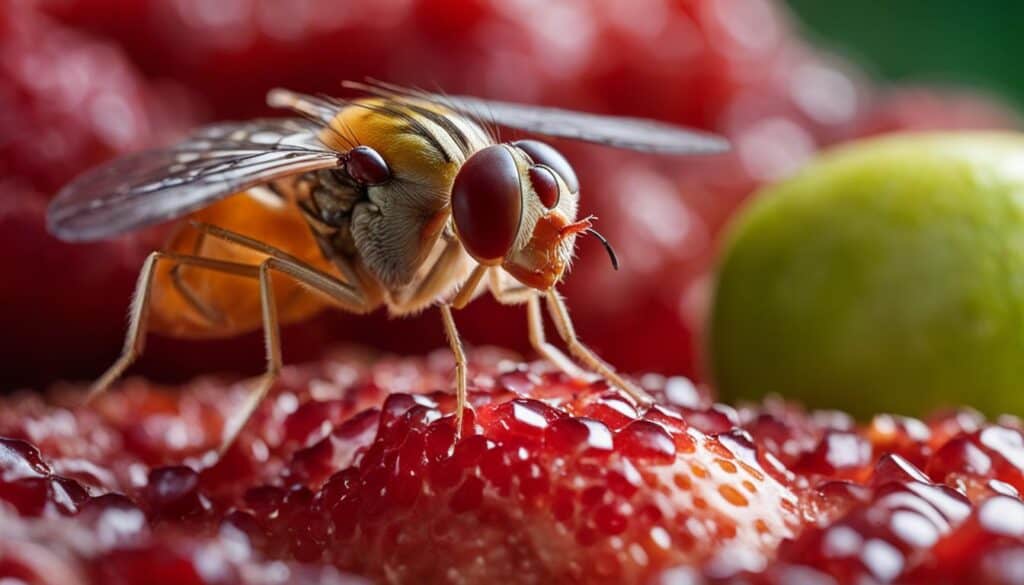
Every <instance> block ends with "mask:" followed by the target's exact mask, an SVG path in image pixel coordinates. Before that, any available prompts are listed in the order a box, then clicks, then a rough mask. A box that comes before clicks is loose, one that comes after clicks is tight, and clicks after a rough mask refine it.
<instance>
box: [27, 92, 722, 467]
mask: <svg viewBox="0 0 1024 585" xmlns="http://www.w3.org/2000/svg"><path fill="white" fill-rule="evenodd" d="M345 85H346V86H347V87H349V88H352V89H355V90H358V91H361V92H363V94H364V95H363V96H362V97H359V98H356V99H350V100H343V99H336V98H329V97H323V96H311V95H303V94H298V93H294V92H291V91H287V90H281V89H278V90H273V91H271V92H270V93H269V95H268V98H267V99H268V103H269V105H271V106H273V107H280V108H285V109H288V110H291V111H292V112H293V113H294V114H295V116H294V117H291V118H274V119H257V120H252V121H248V122H238V123H221V124H216V125H212V126H208V127H205V128H202V129H199V130H198V131H197V132H195V133H194V134H193V135H191V136H190V137H188V138H186V139H185V140H184V141H182V142H180V143H178V144H176V145H173V146H170V147H168V148H160V149H155V150H149V151H144V152H141V153H138V154H134V155H129V156H126V157H123V158H120V159H116V160H114V161H112V162H110V163H107V164H106V165H103V166H100V167H98V168H96V169H93V170H91V171H89V172H86V173H85V174H84V175H82V176H80V177H78V178H77V179H75V180H74V181H73V182H72V183H71V184H69V185H68V186H66V187H65V188H64V189H63V190H62V191H61V192H60V193H59V194H58V195H57V197H56V198H55V199H54V201H53V203H52V204H51V206H50V208H49V210H48V218H47V219H48V226H49V229H50V231H51V232H52V233H53V234H55V235H56V236H57V237H59V238H61V239H63V240H67V241H87V240H96V239H102V238H109V237H112V236H116V235H119V234H122V233H124V232H127V231H130V230H133V229H136V228H140V227H143V226H147V225H151V224H155V223H159V222H164V221H168V220H172V219H178V218H184V217H187V219H188V221H183V222H180V223H179V224H178V226H177V229H176V230H175V231H174V232H173V235H172V236H171V238H170V241H169V242H168V244H167V246H166V247H165V249H164V250H162V251H157V252H153V253H151V254H150V255H149V256H148V257H147V258H146V260H145V262H144V264H143V266H142V269H141V270H140V272H139V277H138V282H137V285H136V289H135V295H134V297H133V300H132V305H131V311H130V315H129V325H128V332H127V335H126V338H125V343H124V349H123V351H122V354H121V356H120V358H119V359H118V360H117V361H116V362H115V363H114V364H113V365H112V366H111V367H110V368H109V369H108V370H107V371H106V372H105V373H104V374H103V375H102V376H101V377H100V378H99V379H98V380H97V381H96V382H95V384H94V385H93V386H92V389H91V392H90V394H89V397H90V398H93V397H95V396H96V395H98V394H100V393H101V392H103V391H104V390H105V389H107V388H108V387H109V386H110V384H111V383H112V382H113V381H114V380H115V379H117V378H118V377H119V376H120V375H121V374H122V372H123V371H124V370H125V369H126V368H127V367H128V366H129V365H131V363H132V362H133V361H134V360H135V359H136V358H137V357H138V356H139V355H140V354H141V353H142V350H143V345H144V342H145V336H146V333H147V331H156V332H159V333H163V334H168V335H172V336H178V337H215V336H229V335H234V334H238V333H241V332H245V331H250V330H255V329H258V328H260V327H262V329H263V334H264V341H265V345H266V361H267V367H266V372H265V373H264V374H263V376H262V377H261V378H260V379H259V380H258V382H257V383H256V385H255V387H254V388H253V390H252V391H251V394H250V395H249V397H248V399H247V401H246V403H245V405H244V407H243V410H242V411H241V412H240V413H239V414H238V416H236V417H234V420H232V421H229V424H228V425H227V426H226V429H225V433H224V437H223V442H222V444H221V452H223V450H224V449H225V448H227V447H228V446H230V444H231V443H232V441H233V440H234V439H235V437H236V436H237V435H238V433H239V432H240V430H241V429H242V427H243V426H244V425H245V423H246V421H248V420H249V418H250V416H251V415H252V413H253V411H254V410H255V409H256V407H257V406H258V405H259V403H260V402H261V401H262V399H263V398H264V396H265V395H266V394H267V392H268V390H269V389H270V387H271V385H272V384H273V382H274V379H275V378H276V376H277V375H278V372H279V371H280V370H281V367H282V361H281V349H280V342H279V325H280V324H281V323H289V322H294V321H298V320H301V319H304V318H307V317H309V316H311V315H313V314H314V313H316V312H318V311H320V310H321V309H324V308H326V307H328V306H335V307H338V308H340V309H342V310H344V311H350V312H353V313H360V314H361V313H368V312H370V311H373V310H375V309H377V308H378V307H381V306H385V307H386V308H387V309H388V311H389V312H390V313H391V314H393V315H408V314H411V313H415V312H418V311H421V310H423V309H426V308H428V307H431V306H435V305H436V306H437V307H439V309H440V313H441V316H442V319H443V322H444V328H445V332H446V335H447V339H448V343H449V346H450V347H451V351H452V352H453V354H454V357H455V391H456V395H457V408H456V417H457V424H456V428H461V425H460V424H458V423H459V422H461V417H462V412H463V410H464V408H465V404H466V356H465V354H464V352H463V348H462V343H461V341H460V339H459V334H458V331H457V329H456V324H455V320H454V318H453V316H452V310H453V309H460V308H462V307H464V306H465V305H466V304H467V303H468V302H470V301H471V300H472V299H473V298H475V297H476V296H477V295H479V294H481V293H482V291H484V290H489V291H490V293H491V294H492V295H493V296H494V297H495V298H496V299H497V300H498V301H499V302H501V303H504V304H525V305H526V317H527V322H528V327H529V337H530V342H531V344H532V346H533V347H534V348H535V349H536V351H537V352H538V354H539V355H540V356H541V357H542V358H544V359H547V360H549V361H550V362H551V363H553V364H554V365H555V366H556V367H558V368H560V369H561V370H563V371H565V372H566V373H568V374H570V375H572V376H580V375H584V373H585V371H586V370H589V371H591V372H593V373H595V374H598V375H600V376H603V377H604V378H605V379H606V380H607V381H608V382H609V383H610V384H612V385H614V386H616V387H618V388H620V389H621V390H623V391H624V392H626V393H627V394H629V395H630V396H632V398H633V399H634V400H636V401H637V402H639V403H641V404H650V403H651V401H652V400H651V397H650V396H649V395H648V394H647V393H646V392H644V391H643V389H641V388H639V387H638V386H636V385H635V384H633V383H631V382H630V381H628V380H627V379H625V378H623V377H622V376H620V375H619V374H618V373H617V372H616V371H615V370H614V369H613V368H612V367H611V366H610V365H608V364H607V363H606V362H604V361H603V360H602V359H601V358H599V357H598V356H597V355H596V354H595V353H594V352H593V351H591V350H590V349H589V348H587V347H586V346H585V345H583V343H581V342H580V340H579V339H578V338H577V335H576V332H575V329H574V327H573V324H572V321H571V320H570V318H569V313H568V310H567V309H566V306H565V303H564V301H563V299H562V298H561V296H559V294H558V292H557V290H556V285H557V284H558V283H559V281H560V280H561V279H562V277H563V276H564V274H565V272H566V269H567V268H568V266H569V262H570V259H571V256H572V253H573V247H574V244H575V240H576V237H577V236H579V235H581V234H589V235H592V236H594V237H597V238H598V239H599V240H600V241H601V242H602V244H604V245H605V247H606V249H607V250H608V253H609V255H610V256H611V259H612V263H613V265H615V264H616V260H615V256H614V252H613V251H612V248H611V246H610V245H609V244H608V242H607V241H606V240H605V239H604V238H603V237H601V235H600V234H599V233H598V232H597V231H596V230H595V229H594V228H593V226H592V221H591V218H578V217H577V206H578V203H579V196H580V184H579V180H578V179H577V177H576V174H575V172H574V171H573V169H572V166H571V165H570V164H569V163H568V161H566V159H565V158H564V157H563V156H562V155H561V154H560V153H559V152H558V151H556V150H555V149H554V148H552V147H551V146H549V145H547V144H545V143H543V142H539V141H536V140H518V141H514V142H498V140H497V139H496V137H495V135H494V133H493V132H492V130H493V128H494V127H496V126H504V127H509V128H513V129H518V130H524V131H527V132H530V133H534V134H540V135H544V136H549V137H555V138H569V139H576V140H581V141H586V142H593V143H599V144H603V145H607V146H612V147H617V148H624V149H630V150H637V151H645V152H652V153H662V154H680V155H683V154H710V153H717V152H721V151H723V150H725V149H726V148H727V145H726V143H725V142H724V141H723V140H721V139H719V138H717V137H715V136H711V135H707V134H702V133H698V132H694V131H690V130H686V129H683V128H678V127H675V126H671V125H668V124H663V123H659V122H654V121H649V120H642V119H636V118H622V117H609V116H598V115H594V114H586V113H581V112H572V111H567V110H560V109H554V108H544V107H536V106H528V105H521V104H514V103H508V102H498V101H488V100H482V99H478V98H473V97H463V96H448V95H440V94H432V93H427V92H423V91H420V90H413V89H407V88H403V87H399V86H396V85H391V84H386V83H381V82H369V83H365V84H364V83H346V84H345ZM272 275H278V276H279V278H273V277H272ZM307 291H312V292H313V293H314V294H306V293H307ZM542 302H543V303H544V304H546V306H547V309H548V312H549V314H550V315H551V317H552V321H553V322H554V324H555V326H556V329H557V331H558V334H559V336H560V337H561V338H562V340H563V341H564V343H565V344H566V347H567V348H568V350H569V353H570V354H571V355H572V356H573V357H574V358H575V361H573V360H572V359H570V358H569V357H568V356H566V355H565V354H563V353H562V352H561V351H560V350H558V349H557V348H556V347H554V346H553V345H551V344H550V343H548V341H547V340H546V338H545V333H544V325H543V317H542ZM580 366H583V367H582V368H581V367H580Z"/></svg>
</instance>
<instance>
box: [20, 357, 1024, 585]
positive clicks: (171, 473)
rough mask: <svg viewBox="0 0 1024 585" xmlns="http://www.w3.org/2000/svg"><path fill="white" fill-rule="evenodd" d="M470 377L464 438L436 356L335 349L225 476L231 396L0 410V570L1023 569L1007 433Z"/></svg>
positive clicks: (443, 361) (633, 574)
mask: <svg viewBox="0 0 1024 585" xmlns="http://www.w3.org/2000/svg"><path fill="white" fill-rule="evenodd" d="M470 361H471V372H470V374H471V375H470V380H471V388H470V402H471V405H472V407H471V409H470V410H469V411H467V413H466V417H465V419H464V422H463V426H462V428H461V429H459V431H458V432H457V431H456V429H455V426H454V416H453V414H452V409H453V407H454V397H453V395H452V393H451V391H450V386H451V384H452V382H451V371H452V367H453V362H452V360H451V358H450V357H449V356H448V355H447V354H446V353H441V352H439V353H436V354H432V355H430V356H428V357H425V358H395V357H388V356H374V355H370V354H367V353H365V352H363V351H359V350H339V351H334V352H332V353H331V355H330V356H329V357H328V358H326V359H324V360H323V361H319V362H314V363H309V364H306V365H303V366H295V367H289V368H286V369H285V371H284V372H283V374H282V377H281V379H280V381H279V382H278V384H276V386H275V388H274V390H273V392H272V394H271V396H270V397H269V398H268V399H267V400H266V401H265V402H264V403H263V405H262V406H261V408H260V409H259V410H258V412H257V413H256V415H255V416H254V418H253V420H252V421H251V422H250V424H249V425H248V426H247V427H246V429H245V430H244V432H243V433H242V435H241V436H240V438H239V440H238V441H237V442H236V443H235V445H234V446H233V447H232V448H231V449H230V450H228V451H227V453H225V454H224V456H223V457H222V458H220V459H219V460H218V459H217V458H216V457H215V456H213V455H212V454H211V452H210V450H211V449H212V448H213V447H214V446H216V445H217V444H218V440H219V437H220V433H221V432H222V428H223V425H224V421H225V419H226V417H229V416H231V414H232V413H234V412H236V411H237V408H238V406H239V405H240V403H241V402H242V400H243V399H244V397H245V394H246V392H247V390H248V388H249V386H248V383H249V382H247V381H246V380H237V379H231V378H212V377H211V378H201V379H197V380H194V381H192V382H190V383H188V384H186V385H184V386H182V387H181V388H171V387H159V386H155V385H153V384H151V383H149V382H146V381H144V380H141V379H131V380H128V381H126V382H125V383H123V384H121V385H120V386H119V387H118V388H116V389H115V390H113V391H112V392H111V393H109V394H107V395H105V396H103V397H102V398H101V399H100V400H98V401H97V402H96V403H94V404H93V405H91V406H89V407H82V406H78V405H77V404H76V403H77V402H78V401H79V400H80V399H81V396H82V389H81V388H78V387H76V386H71V385H66V384H60V385H57V386H54V387H52V388H51V389H50V391H49V392H48V393H47V395H46V397H45V398H44V397H43V396H41V395H38V394H20V395H15V396H12V397H9V398H6V399H4V400H3V403H2V404H0V406H2V408H0V436H2V437H3V438H2V439H0V513H2V514H3V515H4V516H5V522H4V523H3V527H4V528H3V530H0V550H3V551H5V555H4V556H3V557H0V558H3V559H4V560H3V561H2V562H0V574H3V575H5V576H6V575H12V576H13V575H19V576H20V575H28V577H23V578H24V579H26V580H28V582H39V583H50V582H60V580H59V579H57V577H54V575H59V574H61V573H59V571H65V572H68V574H74V575H76V578H77V579H79V581H78V582H82V583H90V582H93V583H105V582H108V581H107V580H106V579H107V578H109V576H110V575H113V574H115V573H116V574H119V575H122V576H123V577H122V581H120V582H124V583H136V582H153V581H147V579H168V580H172V579H186V581H184V582H195V583H220V582H276V581H259V580H258V579H259V578H261V577H259V575H261V574H262V573H261V571H269V570H270V567H278V566H279V565H274V564H273V563H274V562H276V561H281V562H284V563H288V564H287V565H280V566H285V567H287V569H274V570H275V571H277V570H287V571H291V572H292V573H290V574H293V575H296V577H295V580H296V581H298V582H303V581H304V582H314V581H316V580H318V579H328V578H329V579H335V580H338V582H350V581H346V579H350V578H351V579H354V578H356V577H346V576H345V575H351V576H362V577H365V578H368V579H371V580H372V581H376V582H391V583H421V582H450V583H477V582H512V583H540V582H545V583H578V582H609V583H612V582H614V583H646V582H664V583H674V582H678V581H676V580H677V579H681V578H688V579H693V580H694V582H698V583H700V582H708V583H719V582H736V581H737V580H741V581H743V582H754V583H786V582H793V580H794V579H797V580H799V579H804V578H807V579H811V578H812V577H813V578H815V579H821V580H822V581H821V582H838V583H863V582H880V583H886V582H910V583H930V582H946V583H974V582H980V581H979V580H984V579H987V581H984V582H992V583H1001V582H1011V580H1010V578H1011V577H1012V574H1013V570H1014V569H1013V567H1015V566H1016V564H1015V563H1016V562H1017V560H1016V559H1018V558H1019V554H1020V552H1019V551H1020V550H1024V532H1022V531H1021V529H1020V526H1021V524H1020V523H1019V522H1018V519H1019V518H1024V504H1022V503H1021V500H1020V498H1019V490H1020V489H1021V488H1022V487H1024V434H1022V432H1021V430H1020V429H1021V425H1020V423H1019V421H1017V420H1016V419H1011V418H1003V419H1000V421H998V422H996V423H994V422H989V421H986V420H984V419H983V418H982V417H981V416H980V415H978V414H976V413H974V412H971V411H966V410H964V411H954V412H948V413H939V414H937V415H936V416H934V417H932V418H930V419H927V420H918V419H912V418H907V417H900V416H890V415H879V416H877V417H875V419H873V420H872V421H870V422H869V423H867V424H856V423H854V422H853V421H852V420H851V419H850V418H849V417H847V416H845V415H843V414H841V413H837V412H825V411H822V412H805V411H803V410H801V409H800V408H798V407H796V406H794V405H791V404H786V403H782V402H778V401H773V400H770V401H767V402H764V403H761V404H757V405H752V404H749V405H743V406H741V407H740V408H739V409H735V408H732V407H729V406H727V405H723V404H718V403H714V402H712V401H711V399H710V397H709V395H708V393H707V391H706V389H704V388H703V387H700V386H694V385H693V384H692V383H690V382H689V381H688V380H687V379H686V378H682V377H670V378H665V377H662V376H656V375H647V376H644V377H642V378H641V379H639V380H638V381H639V382H640V383H642V384H643V385H644V386H645V387H646V388H647V389H648V390H649V391H650V392H651V393H652V394H653V395H654V396H655V397H656V398H657V404H656V405H655V406H653V407H651V408H649V409H647V410H644V409H642V408H638V407H637V406H636V405H634V404H633V403H632V402H631V401H630V400H629V399H628V398H627V397H625V396H624V395H622V394H619V393H618V392H616V391H614V390H611V389H609V388H608V387H607V386H606V385H605V383H604V382H601V381H588V380H582V379H571V378H567V377H565V376H564V375H562V374H558V373H554V372H552V371H550V369H549V368H548V367H547V366H546V365H545V364H540V363H534V364H529V363H522V362H520V361H518V358H517V357H516V356H515V355H513V354H510V353H508V352H505V351H499V350H492V349H480V350H476V351H473V352H471V354H470ZM40 546H42V547H43V548H45V549H46V554H45V555H43V556H38V555H41V554H42V553H41V552H39V551H38V550H37V549H38V548H39V547H40ZM40 563H43V564H42V565H41V564H40ZM54 563H56V564H54ZM43 565H45V566H47V567H49V566H51V565H53V566H54V567H57V568H55V569H53V570H54V571H58V572H57V573H53V572H49V573H48V572H46V571H44V570H43V569H42V568H41V567H42V566H43ZM214 569H216V570H214ZM4 571H6V573H4ZM143 574H144V575H145V576H146V577H145V578H143V577H140V576H139V575H143ZM275 574H276V573H275ZM186 576H187V577H186ZM31 579H35V581H32V580H31ZM55 579H57V580H56V581H55ZM246 579H249V581H246ZM830 579H831V580H830ZM159 582H163V581H159ZM168 582H170V581H168ZM810 582H816V581H810Z"/></svg>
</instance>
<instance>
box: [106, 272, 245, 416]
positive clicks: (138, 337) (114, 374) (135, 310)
mask: <svg viewBox="0 0 1024 585" xmlns="http://www.w3.org/2000/svg"><path fill="white" fill-rule="evenodd" d="M161 260H163V261H171V262H174V263H176V264H178V265H183V264H187V265H191V266H197V267H202V268H206V269H207V270H213V271H217V272H224V273H228V274H236V275H239V276H245V277H249V278H256V277H257V276H258V272H257V268H256V267H255V266H249V265H245V264H239V263H236V262H227V261H223V260H213V259H210V258H202V257H199V256H186V255H181V254H174V253H170V252H153V253H151V254H150V255H149V256H147V257H146V261H145V262H143V263H142V269H141V270H139V278H138V280H137V281H136V283H135V294H134V296H133V298H132V304H131V309H130V311H129V313H128V333H127V335H126V336H125V340H124V348H123V349H122V350H121V356H120V357H119V358H118V359H117V361H115V362H114V363H113V365H111V366H110V367H109V368H107V371H106V372H104V373H103V375H102V376H100V377H99V379H98V380H96V382H94V383H93V385H92V387H91V388H90V390H89V394H88V395H87V396H86V402H89V401H92V400H93V399H95V398H96V397H97V396H99V395H100V394H102V393H103V392H104V391H106V390H107V388H109V387H110V384H111V383H113V382H114V380H116V379H117V378H119V377H120V376H121V374H123V373H124V371H125V370H126V369H127V368H128V366H130V365H132V363H133V362H134V361H135V360H136V359H138V357H139V356H140V355H142V350H143V349H144V347H145V344H146V329H147V325H148V316H149V303H150V297H151V296H152V292H153V277H154V276H155V274H156V264H157V262H160V261H161Z"/></svg>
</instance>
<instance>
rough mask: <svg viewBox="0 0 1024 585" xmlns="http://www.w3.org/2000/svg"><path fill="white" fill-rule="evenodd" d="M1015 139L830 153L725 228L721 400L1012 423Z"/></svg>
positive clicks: (718, 363) (977, 136)
mask: <svg viewBox="0 0 1024 585" xmlns="http://www.w3.org/2000/svg"><path fill="white" fill-rule="evenodd" d="M1022 156H1024V138H1022V137H1020V136H1017V135H1013V134H1008V133H966V134H958V135H952V134H924V135H906V136H897V137H892V138H882V139H878V140H871V141H865V142H861V143H858V144H856V145H852V146H849V147H846V148H841V149H839V150H837V151H835V152H833V153H831V154H830V155H827V156H825V157H823V158H822V159H821V160H819V161H818V162H816V163H814V164H813V165H810V166H809V167H807V168H806V169H805V170H804V171H803V172H801V173H800V174H799V175H798V176H797V177H795V178H793V179H792V180H789V181H786V182H783V183H781V184H779V185H777V186H775V187H772V188H769V189H767V190H765V191H763V192H762V193H761V194H760V195H759V196H758V199H757V201H755V203H754V204H753V205H752V206H751V207H750V208H749V209H747V210H746V211H745V212H744V213H743V214H742V215H741V216H740V217H739V218H737V220H736V221H735V223H734V225H733V226H732V228H731V232H730V235H729V237H728V240H727V244H726V246H725V249H724V253H723V255H722V259H721V263H720V265H719V267H718V272H717V284H716V292H715V297H714V301H713V308H712V316H711V329H710V337H709V347H710V349H711V367H712V370H713V375H714V377H715V380H716V382H717V385H718V388H719V389H720V391H721V392H722V394H723V396H726V397H732V398H736V397H748V398H749V397H754V396H761V395H764V394H765V393H769V392H778V393H781V394H783V395H785V396H788V397H792V398H794V399H797V400H800V401H802V402H804V403H805V404H807V405H809V406H813V407H829V408H840V409H843V410H846V411H847V412H850V413H852V414H854V415H857V416H861V417H864V416H867V415H869V414H871V413H874V412H879V411H892V412H900V413H907V414H920V413H922V412H927V411H930V410H932V409H934V408H937V407H941V406H953V405H971V406H974V407H976V408H979V409H980V410H982V411H983V412H987V413H991V414H994V413H1001V412H1022V411H1024V397H1022V396H1024V395H1022V394H1021V393H1020V392H1019V388H1020V385H1021V383H1022V382H1024V374H1022V370H1021V368H1020V359H1019V353H1020V352H1019V348H1021V347H1024V330H1022V329H1021V328H1019V327H1017V325H1016V323H1017V316H1018V315H1020V314H1021V312H1022V311H1024V287H1022V286H1021V284H1020V275H1021V274H1024V202H1022V201H1021V200H1020V198H1019V197H1018V196H1017V193H1019V192H1020V189H1021V187H1022V186H1024V178H1022V176H1021V174H1020V173H1018V172H1017V171H1016V170H1015V169H1017V168H1018V167H1017V166H1016V164H1017V163H1016V162H1015V161H1019V160H1021V157H1022Z"/></svg>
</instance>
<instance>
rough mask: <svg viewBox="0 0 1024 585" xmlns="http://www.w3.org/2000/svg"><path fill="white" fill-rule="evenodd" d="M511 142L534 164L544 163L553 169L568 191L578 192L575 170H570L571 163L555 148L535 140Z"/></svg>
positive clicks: (578, 184) (578, 181)
mask: <svg viewBox="0 0 1024 585" xmlns="http://www.w3.org/2000/svg"><path fill="white" fill-rule="evenodd" d="M512 144H514V145H515V146H516V147H518V148H520V149H522V151H523V152H525V153H526V155H527V156H529V157H530V158H531V159H532V160H533V162H534V164H538V165H544V166H546V167H548V168H550V169H551V170H552V171H555V173H557V174H558V176H559V177H561V178H562V180H563V181H565V186H566V187H568V188H569V192H570V193H578V192H579V190H580V180H579V179H577V178H576V171H574V170H572V165H570V164H569V161H567V160H565V157H564V156H562V155H561V153H559V152H558V151H557V150H555V149H554V148H551V147H550V146H548V145H547V144H544V143H543V142H538V141H536V140H519V141H516V142H513V143H512Z"/></svg>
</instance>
